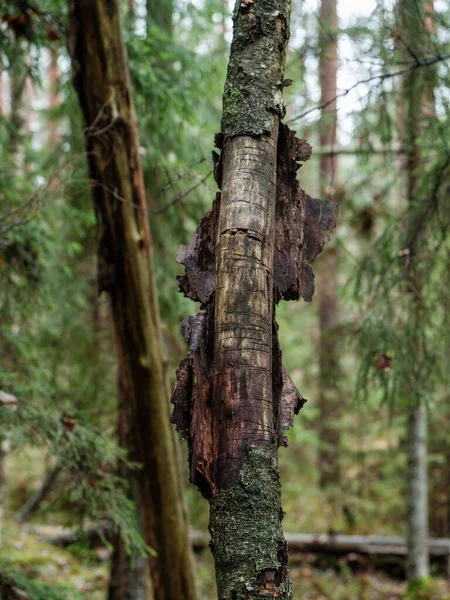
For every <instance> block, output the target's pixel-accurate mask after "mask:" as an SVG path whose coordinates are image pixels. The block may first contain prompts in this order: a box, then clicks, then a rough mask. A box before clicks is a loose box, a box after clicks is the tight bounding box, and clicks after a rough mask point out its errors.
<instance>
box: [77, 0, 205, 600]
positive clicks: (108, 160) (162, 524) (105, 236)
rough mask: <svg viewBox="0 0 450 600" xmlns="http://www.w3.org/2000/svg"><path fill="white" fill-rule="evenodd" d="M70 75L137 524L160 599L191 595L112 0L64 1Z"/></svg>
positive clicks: (128, 98)
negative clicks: (132, 464) (128, 442)
mask: <svg viewBox="0 0 450 600" xmlns="http://www.w3.org/2000/svg"><path fill="white" fill-rule="evenodd" d="M70 30H71V35H70V45H71V47H70V50H71V55H72V61H73V69H74V84H75V87H76V90H77V92H78V96H79V100H80V105H81V108H82V112H83V116H84V122H85V137H86V147H87V153H88V161H89V170H90V176H91V181H92V187H93V199H94V203H95V208H96V211H97V216H98V223H99V250H98V259H99V289H100V291H106V292H108V293H109V294H110V296H111V305H112V313H113V320H114V326H115V331H116V343H117V350H118V354H119V370H120V380H121V385H122V386H123V393H124V397H125V398H126V402H127V405H128V406H129V407H130V411H129V419H130V423H129V427H130V430H131V436H132V439H133V442H134V444H133V448H132V452H131V458H132V459H134V460H136V461H138V462H140V463H141V464H142V469H140V470H137V471H136V485H137V488H138V491H139V500H140V506H141V514H142V519H143V528H144V531H145V537H146V541H147V543H148V544H149V545H150V546H151V547H152V548H153V549H154V550H155V551H156V552H157V557H155V558H149V563H150V570H151V574H152V581H153V588H154V597H155V599H156V600H181V599H183V600H186V599H189V598H190V599H192V598H195V595H196V594H195V586H194V577H193V571H192V563H191V554H190V548H189V541H188V535H187V526H186V519H185V512H184V505H183V494H182V487H181V482H180V467H179V464H178V460H177V452H176V441H175V439H174V435H173V432H172V430H171V427H170V423H169V405H168V402H167V394H166V381H165V373H164V368H163V355H162V348H161V338H160V321H159V310H158V303H157V297H156V293H155V289H154V284H153V274H152V258H151V239H150V232H149V225H148V210H147V202H146V197H145V191H144V185H143V175H142V168H141V164H140V160H139V153H138V148H139V142H138V131H137V125H136V116H135V113H134V107H133V100H132V94H131V88H130V81H129V73H128V68H127V58H126V51H125V47H124V44H123V38H122V30H121V25H120V15H119V2H118V0H72V1H71V2H70Z"/></svg>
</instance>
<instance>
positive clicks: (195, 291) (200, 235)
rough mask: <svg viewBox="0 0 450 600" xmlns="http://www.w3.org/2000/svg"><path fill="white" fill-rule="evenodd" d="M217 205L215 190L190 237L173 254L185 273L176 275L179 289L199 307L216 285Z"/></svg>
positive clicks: (209, 297)
mask: <svg viewBox="0 0 450 600" xmlns="http://www.w3.org/2000/svg"><path fill="white" fill-rule="evenodd" d="M219 204H220V194H219V193H218V194H217V195H216V199H215V201H214V202H213V206H212V208H211V209H210V210H209V211H208V212H207V213H206V215H205V216H204V217H203V218H202V220H201V221H200V225H199V226H198V228H197V231H196V232H195V233H194V236H193V238H192V240H191V241H190V242H189V243H188V244H187V245H186V246H181V247H180V249H179V251H178V256H177V261H178V262H179V263H181V264H182V265H184V267H185V274H184V275H180V276H178V277H177V279H178V281H179V282H180V289H181V291H182V292H183V293H184V295H185V296H186V297H187V298H190V299H191V300H194V301H196V302H200V303H201V305H202V306H205V305H206V304H207V303H208V302H209V301H210V299H211V296H212V294H213V292H214V290H215V287H216V271H215V259H214V245H215V237H216V227H217V216H218V214H219Z"/></svg>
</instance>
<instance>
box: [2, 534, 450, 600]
mask: <svg viewBox="0 0 450 600" xmlns="http://www.w3.org/2000/svg"><path fill="white" fill-rule="evenodd" d="M27 529H29V527H27V526H24V527H22V528H18V527H17V526H16V525H7V526H6V527H5V530H4V532H3V539H2V545H1V550H0V564H1V565H2V568H3V570H5V569H6V570H17V571H20V572H21V574H22V575H25V576H27V577H30V578H32V579H34V578H35V579H36V580H39V581H41V582H44V583H49V584H51V585H52V586H67V588H68V589H67V590H66V597H67V598H68V599H70V600H79V599H81V598H89V599H91V600H103V599H104V597H105V589H106V586H107V582H108V566H109V563H108V558H109V555H110V552H109V550H108V548H106V546H102V547H100V548H97V549H96V550H90V549H87V548H84V547H83V546H80V545H74V546H72V547H71V549H70V550H61V549H59V548H56V547H54V546H52V545H50V544H47V543H43V542H42V541H40V539H39V537H38V536H37V535H36V534H35V533H32V532H27ZM310 558H312V557H308V556H303V557H299V556H296V557H294V560H293V562H292V564H291V576H292V579H293V583H294V600H328V599H330V600H400V599H403V598H405V599H406V598H408V596H407V595H406V593H405V584H404V583H401V582H398V581H395V580H393V579H391V578H389V577H387V576H386V575H384V574H382V573H379V572H365V573H359V574H353V573H352V572H351V571H350V569H349V568H348V567H346V566H345V562H342V563H338V564H337V565H336V567H337V568H336V570H334V569H330V568H328V569H326V570H319V569H316V568H312V567H311V565H310V564H309V562H308V561H309V559H310ZM196 560H197V573H198V585H199V588H200V590H199V591H200V598H201V599H202V600H214V599H215V598H216V597H217V596H216V592H215V580H214V566H213V561H212V558H211V555H210V554H209V553H208V552H203V553H202V554H201V555H197V557H196ZM415 600H450V583H449V582H448V581H447V582H445V581H444V580H442V579H436V580H434V581H433V582H432V584H430V589H429V590H427V591H426V592H424V593H423V594H422V595H420V596H416V597H415Z"/></svg>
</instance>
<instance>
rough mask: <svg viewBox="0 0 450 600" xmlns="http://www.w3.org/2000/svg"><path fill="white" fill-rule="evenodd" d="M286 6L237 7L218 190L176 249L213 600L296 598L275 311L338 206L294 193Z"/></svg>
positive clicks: (196, 475) (188, 405)
mask: <svg viewBox="0 0 450 600" xmlns="http://www.w3.org/2000/svg"><path fill="white" fill-rule="evenodd" d="M289 12H290V5H289V1H288V0H276V1H274V0H244V1H243V0H238V2H237V3H236V7H235V10H234V17H233V19H234V33H233V42H232V45H231V51H230V58H229V66H228V73H227V79H226V83H225V91H224V96H223V117H222V131H221V133H220V134H217V135H216V146H217V147H218V148H219V149H220V150H221V153H220V155H218V154H216V155H215V160H214V162H215V169H214V170H215V178H216V181H217V183H218V185H219V187H220V188H221V190H222V192H221V194H218V195H217V197H216V200H215V202H214V204H213V208H212V209H211V211H209V212H208V213H207V214H206V216H205V217H204V218H203V219H202V221H201V223H200V226H199V228H198V229H197V232H196V234H195V235H194V238H193V240H192V241H191V242H190V243H189V244H188V245H187V246H186V247H182V248H181V249H180V252H179V257H178V259H179V261H180V262H181V263H182V264H184V266H185V275H183V276H182V277H180V284H181V289H182V291H183V292H184V293H185V294H186V295H187V296H188V297H189V298H192V299H193V300H196V301H199V302H200V303H201V306H202V308H204V309H205V311H204V312H200V313H199V314H198V315H197V316H195V317H187V318H186V319H185V320H184V322H183V327H182V332H183V334H184V336H185V339H186V341H187V342H188V343H189V345H190V348H191V349H190V352H189V354H188V356H187V358H185V359H184V360H183V361H182V362H181V365H180V368H179V369H178V371H177V382H176V385H175V388H174V391H173V394H172V401H173V403H174V406H175V408H174V412H173V415H172V419H173V421H174V423H175V424H176V425H177V429H178V431H179V432H180V433H181V434H182V435H183V436H184V437H186V438H187V439H188V442H189V449H190V468H191V481H192V482H193V483H195V484H196V485H197V486H198V487H199V489H200V491H201V492H202V494H203V495H204V496H205V497H207V498H208V499H209V501H210V522H209V529H210V533H211V549H212V552H213V556H214V561H215V567H216V580H217V590H218V597H219V600H236V599H238V598H245V599H246V600H251V599H257V598H258V599H259V598H267V599H268V600H275V598H277V599H282V600H290V599H291V598H292V585H291V581H290V578H289V572H288V562H287V558H288V557H287V546H286V541H285V539H284V536H283V531H282V525H281V521H282V518H283V512H282V509H281V487H280V481H279V472H278V459H277V448H278V446H279V445H286V439H285V436H284V432H285V431H286V430H287V429H288V428H289V427H290V426H291V424H292V420H293V417H294V413H296V412H298V410H299V409H300V407H301V406H302V404H303V399H302V397H301V396H300V394H299V393H298V391H297V390H296V388H295V386H294V385H293V383H292V381H291V380H290V379H289V377H288V375H287V374H286V372H285V371H284V370H283V368H282V364H281V351H280V348H279V344H278V335H277V325H276V322H275V318H274V317H275V309H274V307H275V303H276V302H278V301H279V300H281V299H286V300H289V299H299V298H300V297H304V298H305V299H307V300H310V299H311V296H312V293H313V276H312V272H311V268H310V266H309V264H310V262H311V261H312V260H313V259H314V257H315V256H316V254H317V253H318V252H319V251H320V250H321V248H322V246H323V243H324V241H325V236H324V235H323V233H322V231H323V230H324V229H329V228H332V227H333V226H334V222H335V218H336V213H337V211H336V207H335V206H334V205H332V203H328V202H322V203H320V201H318V200H313V199H311V198H309V197H308V196H307V195H306V194H305V193H304V192H303V191H302V190H301V189H300V186H299V184H298V182H297V181H296V171H297V169H298V166H299V165H298V162H299V161H305V160H307V159H308V158H309V156H310V153H311V148H310V146H309V145H308V144H307V143H306V142H305V141H304V140H298V139H297V138H296V137H295V135H294V133H293V132H291V131H290V130H289V129H288V128H287V127H286V126H284V125H283V124H282V123H281V121H280V119H281V118H282V117H283V115H284V105H283V100H282V89H283V86H284V85H285V81H284V62H285V53H286V44H287V41H288V38H289Z"/></svg>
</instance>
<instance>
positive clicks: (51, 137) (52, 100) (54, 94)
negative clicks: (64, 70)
mask: <svg viewBox="0 0 450 600" xmlns="http://www.w3.org/2000/svg"><path fill="white" fill-rule="evenodd" d="M48 80H49V81H48V83H49V87H50V94H49V106H50V108H51V109H54V108H56V107H57V106H58V104H59V102H60V99H59V94H58V83H59V68H58V51H57V50H55V49H52V50H51V51H50V66H49V70H48ZM47 132H48V145H49V146H50V148H51V149H52V150H54V149H55V148H56V146H57V145H58V144H59V141H60V137H61V136H60V133H59V131H58V123H57V121H55V120H53V119H52V120H50V121H49V123H48V126H47Z"/></svg>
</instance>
